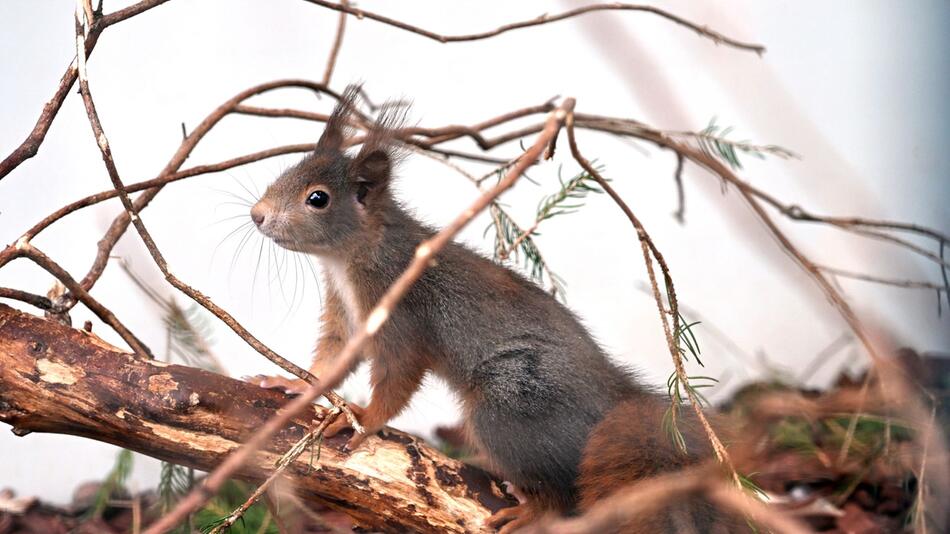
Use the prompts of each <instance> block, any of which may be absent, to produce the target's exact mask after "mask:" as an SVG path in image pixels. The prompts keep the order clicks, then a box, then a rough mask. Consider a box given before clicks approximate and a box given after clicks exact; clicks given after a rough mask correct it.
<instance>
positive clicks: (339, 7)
mask: <svg viewBox="0 0 950 534" xmlns="http://www.w3.org/2000/svg"><path fill="white" fill-rule="evenodd" d="M305 1H306V2H309V3H311V4H316V5H318V6H322V7H325V8H328V9H333V10H336V11H340V12H344V13H349V14H351V15H355V16H356V18H359V19H363V18H368V19H372V20H375V21H376V22H381V23H383V24H387V25H389V26H393V27H395V28H399V29H400V30H405V31H407V32H410V33H414V34H416V35H421V36H423V37H427V38H429V39H432V40H433V41H438V42H440V43H457V42H463V41H478V40H481V39H487V38H489V37H494V36H496V35H501V34H503V33H506V32H509V31H512V30H517V29H520V28H527V27H530V26H540V25H542V24H548V23H551V22H557V21H559V20H564V19H569V18H571V17H576V16H579V15H584V14H587V13H593V12H597V11H640V12H643V13H651V14H653V15H657V16H659V17H662V18H664V19H666V20H669V21H671V22H674V23H676V24H679V25H680V26H684V27H686V28H689V29H690V30H693V31H694V32H696V33H697V34H699V35H700V36H702V37H707V38H709V39H712V40H713V42H715V43H716V44H725V45H727V46H731V47H734V48H738V49H740V50H748V51H751V52H755V53H756V54H759V55H762V54H763V53H764V52H765V47H764V46H762V45H758V44H751V43H744V42H742V41H737V40H735V39H731V38H729V37H726V36H725V35H723V34H721V33H719V32H716V31H713V30H710V29H709V28H706V27H705V26H699V25H697V24H694V23H692V22H689V21H688V20H686V19H683V18H681V17H678V16H676V15H673V14H672V13H669V12H667V11H664V10H662V9H659V8H657V7H653V6H647V5H638V4H623V3H620V2H615V3H612V4H594V5H589V6H583V7H579V8H575V9H571V10H569V11H565V12H563V13H558V14H556V15H548V14H544V15H540V16H538V17H535V18H533V19H530V20H524V21H520V22H513V23H511V24H505V25H504V26H499V27H498V28H496V29H494V30H491V31H486V32H481V33H472V34H466V35H441V34H438V33H435V32H431V31H429V30H425V29H423V28H419V27H418V26H413V25H411V24H407V23H405V22H401V21H398V20H395V19H391V18H389V17H385V16H383V15H378V14H376V13H373V12H371V11H366V10H363V9H357V8H354V7H350V6H348V5H346V3H343V4H335V3H333V2H327V1H325V0H305Z"/></svg>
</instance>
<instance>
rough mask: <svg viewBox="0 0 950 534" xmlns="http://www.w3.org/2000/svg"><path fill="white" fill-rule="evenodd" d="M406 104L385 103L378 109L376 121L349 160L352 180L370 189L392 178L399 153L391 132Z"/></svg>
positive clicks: (401, 120)
mask: <svg viewBox="0 0 950 534" xmlns="http://www.w3.org/2000/svg"><path fill="white" fill-rule="evenodd" d="M406 109H407V108H406V105H405V104H401V103H396V102H387V103H385V104H383V105H382V106H381V110H380V112H379V115H378V116H377V117H376V122H375V123H374V124H373V125H372V126H371V127H370V128H368V129H367V131H366V137H365V138H364V139H363V146H362V147H361V148H360V152H359V154H357V155H356V157H354V158H353V163H352V167H351V168H352V169H353V174H352V175H353V176H354V178H355V180H356V181H357V182H359V183H362V184H364V185H366V186H367V187H369V188H374V187H376V186H378V185H384V184H386V182H388V181H389V178H390V176H391V175H392V170H393V167H395V166H396V163H398V160H399V159H400V156H401V155H402V153H401V152H400V151H399V150H397V149H396V136H395V131H396V130H397V129H399V128H400V127H402V125H403V124H404V123H405V119H406Z"/></svg>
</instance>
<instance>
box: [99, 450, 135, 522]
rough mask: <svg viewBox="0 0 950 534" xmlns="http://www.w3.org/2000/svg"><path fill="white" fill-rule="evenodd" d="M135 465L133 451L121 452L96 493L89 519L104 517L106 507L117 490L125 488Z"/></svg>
mask: <svg viewBox="0 0 950 534" xmlns="http://www.w3.org/2000/svg"><path fill="white" fill-rule="evenodd" d="M133 463H134V457H133V456H132V451H130V450H128V449H122V450H120V451H119V454H117V455H116V457H115V464H114V465H113V466H112V469H111V470H110V471H109V474H108V475H106V478H105V480H103V481H102V485H101V486H99V491H97V492H96V496H95V499H94V500H93V505H92V508H90V509H89V512H88V516H89V517H99V516H100V515H102V512H103V511H105V509H106V506H108V505H109V499H111V498H112V495H113V494H115V492H116V491H117V490H119V489H122V488H124V487H125V483H126V481H128V479H129V475H131V474H132V465H133Z"/></svg>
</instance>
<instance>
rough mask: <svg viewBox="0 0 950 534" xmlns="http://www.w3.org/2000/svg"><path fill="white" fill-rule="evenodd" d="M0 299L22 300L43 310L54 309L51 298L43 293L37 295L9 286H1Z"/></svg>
mask: <svg viewBox="0 0 950 534" xmlns="http://www.w3.org/2000/svg"><path fill="white" fill-rule="evenodd" d="M0 299H11V300H19V301H20V302H25V303H27V304H29V305H31V306H35V307H37V308H39V309H41V310H43V311H50V310H52V309H53V303H52V302H51V301H50V299H48V298H46V297H44V296H42V295H36V294H34V293H29V292H27V291H20V290H19V289H11V288H9V287H0Z"/></svg>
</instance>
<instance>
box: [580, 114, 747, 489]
mask: <svg viewBox="0 0 950 534" xmlns="http://www.w3.org/2000/svg"><path fill="white" fill-rule="evenodd" d="M565 129H566V130H567V141H568V143H569V145H570V148H571V155H573V157H574V159H575V160H576V161H577V162H578V163H579V164H580V165H581V167H583V168H584V170H585V171H587V173H588V174H590V175H591V176H592V177H593V178H594V180H596V181H597V183H598V184H599V185H600V187H601V188H602V189H603V190H604V191H605V192H606V193H607V194H608V195H609V196H610V198H612V199H613V200H614V202H615V203H616V204H617V206H618V207H620V209H621V211H623V212H624V214H625V215H626V216H627V219H629V220H630V223H631V224H632V225H633V227H634V229H635V230H636V232H637V239H639V241H640V248H641V249H642V251H643V260H644V263H646V268H647V274H648V275H649V278H650V286H651V287H652V289H653V298H654V300H655V301H656V305H657V309H658V310H659V313H660V322H661V323H662V324H663V333H664V334H665V335H666V344H667V347H668V348H669V351H670V356H671V357H672V358H673V365H674V367H675V369H676V375H677V376H678V377H679V380H680V383H682V384H688V383H689V376H688V375H687V373H686V369H685V367H684V365H683V358H682V355H681V354H680V351H679V346H678V345H677V342H676V340H675V339H674V338H673V332H678V331H679V311H678V309H677V305H676V292H675V290H674V288H673V279H672V277H671V276H670V272H669V267H668V266H667V264H666V261H665V260H664V259H663V255H662V254H661V253H660V251H659V250H658V249H657V247H656V245H655V244H654V243H653V240H652V239H651V238H650V235H649V234H648V233H647V231H646V228H645V227H644V226H643V224H642V223H641V222H640V220H639V219H638V218H637V216H636V215H634V213H633V210H631V209H630V207H629V206H628V205H627V203H626V202H624V200H623V198H621V197H620V195H619V194H618V193H617V192H616V191H615V190H614V188H613V187H611V186H610V183H609V182H607V180H605V179H604V178H603V177H602V176H601V175H600V173H599V172H597V169H595V168H594V166H593V165H591V164H590V161H588V160H587V159H586V158H585V157H584V156H583V155H582V154H581V152H580V150H579V149H578V147H577V140H576V139H575V137H574V121H573V115H572V116H569V117H568V119H567V123H566V126H565ZM651 254H652V258H651ZM653 259H656V262H657V263H658V264H659V265H660V269H661V271H662V273H663V278H664V282H665V285H666V294H667V300H668V302H669V304H670V310H669V314H670V316H671V317H672V321H673V325H672V327H671V326H670V324H669V321H668V318H667V314H666V309H665V306H664V305H663V298H662V296H661V295H660V289H659V286H658V285H657V281H656V273H655V272H654V270H653ZM684 389H685V390H686V395H687V397H688V398H689V400H690V404H691V405H692V406H693V411H695V412H696V417H697V418H698V419H699V422H700V424H701V425H702V427H703V430H705V432H706V436H707V437H708V438H709V442H710V444H711V445H712V448H713V452H715V454H716V458H717V459H718V460H719V461H720V462H721V463H723V464H725V465H726V466H727V467H728V468H729V470H730V471H731V475H732V478H733V480H734V482H735V483H736V486H737V487H742V484H741V482H740V480H739V474H738V473H737V472H736V469H735V466H734V465H733V464H732V460H731V459H730V458H729V453H728V451H726V447H725V446H724V445H723V444H722V441H721V440H720V439H719V436H717V435H716V432H715V431H714V430H713V428H712V425H710V424H709V420H708V419H707V418H706V414H704V413H703V408H702V403H701V402H700V400H699V399H697V398H696V394H695V392H694V391H693V390H692V388H690V387H685V388H684Z"/></svg>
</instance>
